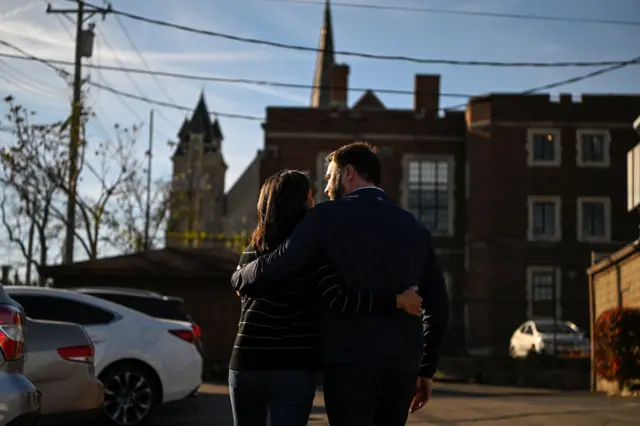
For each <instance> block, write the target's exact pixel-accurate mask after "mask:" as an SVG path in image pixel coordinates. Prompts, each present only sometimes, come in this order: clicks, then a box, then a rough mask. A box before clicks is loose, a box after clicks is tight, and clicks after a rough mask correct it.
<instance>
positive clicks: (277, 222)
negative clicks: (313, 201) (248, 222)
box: [251, 170, 311, 253]
mask: <svg viewBox="0 0 640 426" xmlns="http://www.w3.org/2000/svg"><path fill="white" fill-rule="evenodd" d="M310 189H311V182H310V181H309V177H308V176H307V175H306V174H305V173H303V172H300V171H297V170H285V171H282V172H279V173H276V174H274V175H272V176H269V177H268V178H267V180H265V182H264V184H263V185H262V188H261V189H260V197H259V198H258V205H257V210H258V225H257V226H256V229H255V231H253V235H252V236H251V246H253V247H254V248H255V249H256V250H257V251H258V252H261V253H265V252H268V251H271V250H274V249H275V248H276V247H278V246H279V245H280V244H282V243H283V242H284V241H285V240H286V239H287V238H288V237H289V235H290V234H291V232H293V230H294V229H295V227H296V226H297V225H298V223H300V221H301V220H302V219H303V218H304V215H305V213H306V212H307V209H308V206H307V198H308V194H309V190H310Z"/></svg>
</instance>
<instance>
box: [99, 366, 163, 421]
mask: <svg viewBox="0 0 640 426" xmlns="http://www.w3.org/2000/svg"><path fill="white" fill-rule="evenodd" d="M100 380H102V383H103V384H104V404H103V408H102V415H103V423H105V424H107V425H117V426H137V425H142V424H145V423H146V421H147V420H148V418H149V415H150V414H151V410H152V408H153V407H154V406H155V405H156V403H157V402H158V399H159V395H160V392H159V385H158V383H157V380H156V378H155V377H154V375H153V374H152V373H151V372H149V371H148V370H147V369H144V368H140V367H138V366H135V365H127V364H121V365H116V366H114V367H113V368H109V369H107V370H106V371H105V372H104V373H103V374H101V375H100Z"/></svg>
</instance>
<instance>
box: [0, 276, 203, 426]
mask: <svg viewBox="0 0 640 426" xmlns="http://www.w3.org/2000/svg"><path fill="white" fill-rule="evenodd" d="M5 291H6V292H7V293H8V294H9V295H10V296H11V298H12V299H14V300H15V301H16V302H18V303H20V304H21V305H22V307H23V308H24V310H25V313H26V315H27V316H28V317H30V318H33V319H38V320H50V321H64V322H72V323H76V324H80V325H82V326H83V327H84V328H85V330H86V331H87V334H88V335H89V337H90V338H91V340H92V342H93V344H94V346H95V361H94V362H95V368H96V376H97V377H98V378H99V379H100V380H101V381H102V382H103V384H104V392H105V396H104V410H103V411H104V412H103V414H104V418H105V420H106V421H107V422H109V423H110V424H112V425H121V426H134V425H138V424H142V423H144V422H145V421H146V420H147V417H148V416H149V414H150V413H151V410H152V409H153V408H154V407H155V406H156V405H159V404H161V403H165V402H169V401H174V400H178V399H183V398H186V397H188V396H190V395H192V394H194V393H196V392H197V390H198V388H199V387H200V383H201V377H202V357H201V355H200V353H199V352H198V349H197V347H196V345H195V342H196V336H195V333H194V331H193V329H192V326H191V324H190V323H186V322H182V321H170V320H162V319H157V318H152V317H150V316H147V315H145V314H142V313H140V312H136V311H133V310H131V309H129V308H125V307H124V306H121V305H118V304H115V303H111V302H108V301H106V300H103V299H99V298H97V297H93V296H89V295H87V294H82V293H79V292H75V291H70V290H61V289H52V288H43V287H5Z"/></svg>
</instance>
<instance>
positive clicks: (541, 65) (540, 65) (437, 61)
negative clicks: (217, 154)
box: [69, 0, 624, 68]
mask: <svg viewBox="0 0 640 426" xmlns="http://www.w3.org/2000/svg"><path fill="white" fill-rule="evenodd" d="M69 1H71V0H69ZM85 5H86V6H87V7H90V8H92V9H93V10H95V11H99V12H108V13H113V14H116V15H120V16H124V17H125V18H129V19H133V20H135V21H140V22H146V23H149V24H154V25H159V26H163V27H167V28H173V29H176V30H181V31H186V32H190V33H195V34H202V35H207V36H211V37H217V38H222V39H226V40H232V41H239V42H243V43H250V44H256V45H261V46H271V47H277V48H280V49H288V50H297V51H304V52H321V51H322V49H318V48H316V47H309V46H300V45H294V44H287V43H280V42H275V41H269V40H264V39H257V38H251V37H242V36H237V35H232V34H225V33H220V32H216V31H210V30H202V29H196V28H193V27H189V26H186V25H182V24H175V23H172V22H168V21H163V20H160V19H154V18H148V17H145V16H140V15H136V14H133V13H129V12H123V11H120V10H116V9H113V8H111V7H108V8H103V7H100V6H96V5H92V4H89V3H85ZM334 53H335V54H336V55H342V56H354V57H359V58H366V59H376V60H387V61H403V62H412V63H419V64H441V65H464V66H486V67H536V68H560V67H593V66H609V65H617V64H620V63H622V62H624V61H597V62H584V61H582V62H502V61H470V60H465V61H463V60H454V59H426V58H424V59H423V58H415V57H410V56H401V55H382V54H375V53H365V52H351V51H335V52H334Z"/></svg>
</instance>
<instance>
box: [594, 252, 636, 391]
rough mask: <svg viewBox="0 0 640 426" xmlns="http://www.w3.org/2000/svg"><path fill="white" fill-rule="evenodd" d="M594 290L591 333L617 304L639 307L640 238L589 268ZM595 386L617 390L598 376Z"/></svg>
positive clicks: (602, 389) (597, 389)
mask: <svg viewBox="0 0 640 426" xmlns="http://www.w3.org/2000/svg"><path fill="white" fill-rule="evenodd" d="M587 275H588V276H589V282H590V286H589V287H590V292H591V299H592V300H591V318H592V324H591V335H592V336H593V330H594V326H595V322H596V321H597V319H598V317H599V316H600V315H601V314H602V313H603V312H605V311H607V310H609V309H615V308H617V307H618V306H624V307H630V308H640V240H638V241H635V242H633V243H631V244H629V245H628V246H626V247H623V248H622V249H620V250H618V251H617V252H615V253H613V254H612V255H611V256H609V257H606V258H604V259H602V260H600V261H599V262H597V263H594V264H593V265H592V266H591V267H590V268H589V269H588V270H587ZM592 389H593V390H596V391H603V392H614V393H615V392H618V385H617V384H614V383H611V382H608V381H606V380H602V379H598V378H596V377H595V373H594V372H593V365H592Z"/></svg>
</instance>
